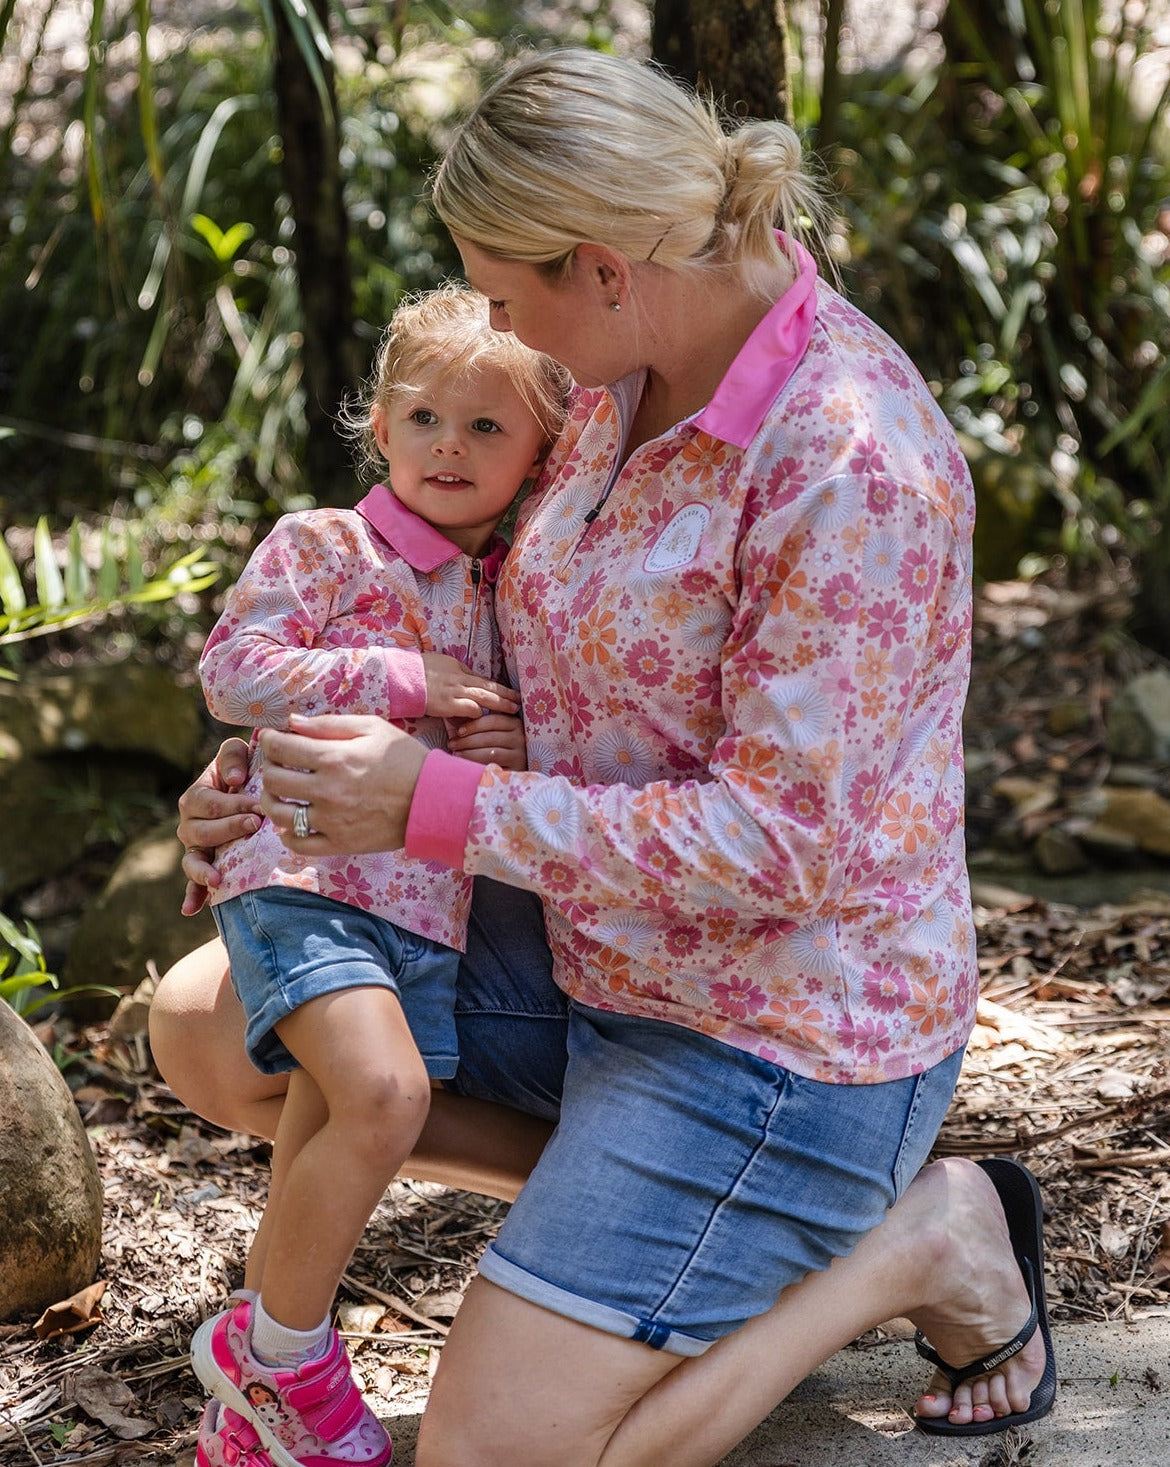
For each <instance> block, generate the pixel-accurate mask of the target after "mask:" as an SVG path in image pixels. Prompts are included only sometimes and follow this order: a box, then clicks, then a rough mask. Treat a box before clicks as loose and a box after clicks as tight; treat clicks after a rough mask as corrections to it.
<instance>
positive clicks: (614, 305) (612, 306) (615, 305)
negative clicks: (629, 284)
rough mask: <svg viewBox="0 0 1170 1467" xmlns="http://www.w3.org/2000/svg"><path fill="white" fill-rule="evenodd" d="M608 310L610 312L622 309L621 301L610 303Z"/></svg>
mask: <svg viewBox="0 0 1170 1467" xmlns="http://www.w3.org/2000/svg"><path fill="white" fill-rule="evenodd" d="M609 308H610V310H611V311H620V310H621V308H622V303H621V301H610V303H609Z"/></svg>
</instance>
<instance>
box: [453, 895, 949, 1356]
mask: <svg viewBox="0 0 1170 1467" xmlns="http://www.w3.org/2000/svg"><path fill="white" fill-rule="evenodd" d="M476 888H477V889H476V897H475V902H474V904H473V910H472V930H471V931H470V932H469V934H468V952H467V957H466V959H465V962H464V965H463V968H462V969H461V972H460V979H459V983H460V988H459V996H458V999H457V1008H456V1016H457V1020H458V1023H459V1046H460V1060H461V1062H460V1068H459V1071H458V1072H457V1074H456V1076H455V1078H454V1079H453V1080H451V1081H449V1082H448V1083H447V1088H449V1089H451V1090H454V1091H456V1092H462V1093H465V1094H474V1095H478V1096H481V1097H482V1098H485V1099H496V1100H500V1101H503V1102H504V1103H505V1104H511V1105H514V1106H517V1107H518V1108H520V1109H523V1110H527V1111H530V1112H532V1113H534V1114H537V1115H545V1116H548V1117H549V1118H553V1117H555V1116H556V1114H557V1110H556V1094H555V1092H556V1090H557V1088H558V1086H559V1085H560V1083H561V1081H560V1076H561V1073H562V1067H563V1066H564V1058H565V1054H566V1051H567V1056H568V1062H567V1067H564V1068H563V1093H562V1098H561V1103H560V1111H559V1120H558V1124H557V1128H556V1130H555V1131H554V1133H553V1136H552V1139H551V1140H550V1141H549V1143H548V1145H547V1147H546V1148H545V1151H544V1153H543V1155H542V1156H541V1158H540V1161H539V1162H538V1164H537V1166H536V1169H535V1170H534V1172H533V1174H532V1176H531V1178H530V1180H529V1181H528V1182H527V1184H526V1185H525V1187H524V1189H523V1191H522V1192H521V1194H520V1197H519V1198H518V1199H517V1201H516V1202H515V1204H514V1205H513V1207H512V1209H511V1211H510V1212H509V1214H508V1216H507V1217H506V1218H505V1220H504V1224H503V1227H502V1228H501V1230H500V1233H499V1235H498V1237H497V1238H496V1240H495V1241H494V1242H493V1243H492V1244H491V1245H490V1246H489V1248H488V1250H487V1252H486V1253H485V1255H484V1257H483V1259H482V1261H481V1263H480V1272H481V1273H482V1274H483V1276H484V1277H485V1278H487V1279H490V1280H491V1281H492V1282H493V1283H494V1284H497V1285H499V1286H500V1287H501V1288H504V1289H507V1290H509V1291H510V1292H511V1293H514V1294H518V1295H519V1296H520V1297H522V1298H524V1299H528V1300H530V1301H531V1302H532V1303H534V1304H539V1305H542V1306H543V1307H544V1308H547V1309H551V1310H553V1311H554V1312H555V1313H557V1314H561V1315H564V1316H566V1317H568V1318H570V1319H575V1320H578V1321H580V1322H581V1323H584V1324H589V1325H593V1326H595V1327H596V1328H598V1329H602V1330H605V1331H608V1332H609V1333H611V1334H616V1335H621V1336H624V1337H626V1338H631V1339H636V1340H642V1341H644V1342H645V1343H646V1344H648V1345H650V1346H652V1347H654V1348H656V1349H665V1350H667V1351H670V1352H672V1353H675V1354H680V1355H694V1354H700V1353H702V1352H703V1351H704V1350H706V1349H707V1348H708V1346H709V1345H711V1344H712V1343H713V1342H714V1341H716V1340H718V1339H720V1338H721V1337H723V1336H724V1335H728V1334H730V1333H732V1332H733V1331H734V1330H736V1329H738V1328H739V1327H740V1326H741V1325H742V1324H744V1323H745V1322H746V1321H747V1320H748V1319H750V1318H752V1317H753V1316H754V1315H757V1314H760V1313H762V1312H764V1311H765V1310H767V1309H769V1308H770V1307H771V1306H772V1304H774V1303H775V1301H776V1298H777V1296H778V1295H779V1294H780V1292H781V1290H783V1289H784V1288H786V1287H787V1286H788V1285H789V1284H792V1283H795V1282H796V1281H797V1280H799V1279H801V1278H803V1277H804V1276H805V1275H806V1274H807V1273H809V1272H810V1271H813V1270H818V1269H823V1268H827V1267H828V1266H829V1264H830V1263H831V1262H832V1261H833V1259H834V1258H836V1257H840V1256H842V1255H845V1254H848V1253H850V1252H851V1251H852V1250H853V1249H854V1248H855V1247H856V1245H857V1244H858V1242H859V1241H860V1240H861V1239H862V1238H863V1237H864V1236H865V1234H866V1233H868V1232H869V1231H870V1230H871V1229H872V1228H873V1227H875V1226H876V1225H877V1224H878V1223H880V1222H881V1220H882V1218H883V1217H884V1216H885V1214H886V1212H887V1210H888V1209H889V1208H890V1207H891V1206H892V1205H893V1203H894V1202H895V1201H896V1200H897V1199H898V1197H899V1196H900V1195H901V1193H902V1192H903V1191H904V1189H905V1188H906V1186H907V1185H908V1184H909V1183H910V1182H911V1181H912V1180H913V1178H914V1176H915V1174H916V1173H917V1171H918V1170H919V1168H920V1167H921V1166H922V1165H923V1163H924V1162H925V1161H926V1159H927V1157H928V1155H929V1152H930V1148H931V1146H932V1145H933V1143H934V1140H935V1136H936V1134H937V1132H938V1129H939V1126H940V1125H941V1124H942V1120H943V1117H944V1115H945V1114H946V1110H947V1107H948V1105H949V1103H950V1100H951V1096H952V1093H953V1091H954V1087H955V1082H956V1080H957V1078H958V1073H959V1066H960V1063H961V1059H962V1055H961V1053H957V1054H954V1055H952V1056H950V1058H948V1059H946V1060H944V1061H943V1062H942V1063H941V1064H938V1065H936V1066H935V1067H934V1068H933V1069H931V1070H927V1071H926V1072H925V1073H923V1074H920V1075H915V1076H912V1077H910V1078H908V1079H904V1080H892V1081H888V1082H886V1083H883V1084H878V1085H829V1084H825V1083H822V1082H818V1081H815V1080H807V1079H804V1078H803V1077H801V1076H799V1075H795V1074H793V1073H791V1072H790V1071H788V1070H784V1069H781V1068H779V1067H777V1066H776V1065H773V1064H770V1063H769V1062H767V1061H766V1060H761V1059H758V1058H756V1057H755V1056H754V1055H751V1054H747V1053H745V1052H744V1051H742V1050H738V1049H735V1048H733V1047H731V1046H730V1045H727V1044H724V1043H722V1042H721V1041H719V1040H716V1039H712V1038H710V1037H708V1036H706V1035H702V1034H697V1033H694V1032H692V1031H690V1030H688V1029H683V1028H681V1027H679V1026H677V1025H673V1024H666V1023H662V1022H659V1021H657V1020H651V1019H637V1018H630V1017H627V1016H623V1015H619V1014H612V1013H603V1012H601V1011H599V1010H596V1009H590V1008H585V1007H583V1006H581V1005H578V1004H575V1003H570V1004H568V1005H567V1014H566V1005H565V1002H564V998H563V995H561V994H559V992H558V991H557V990H556V989H555V988H554V987H553V986H552V981H551V977H550V968H549V961H548V954H547V948H546V947H545V946H544V940H543V922H542V920H541V917H540V908H539V902H536V901H534V899H533V898H532V897H531V896H530V895H529V894H528V893H524V892H517V891H509V890H508V889H507V888H502V887H498V886H496V884H495V883H486V884H485V883H484V882H483V881H482V878H481V879H479V880H477V883H476ZM566 1036H567V1039H566Z"/></svg>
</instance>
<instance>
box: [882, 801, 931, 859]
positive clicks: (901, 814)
mask: <svg viewBox="0 0 1170 1467" xmlns="http://www.w3.org/2000/svg"><path fill="white" fill-rule="evenodd" d="M882 821H883V824H882V834H883V835H888V836H889V837H890V839H891V840H896V841H900V842H901V844H902V849H903V850H904V851H905V852H906V854H907V855H908V856H912V855H913V854H914V852H915V851H916V850H917V849H918V845H919V842H920V841H924V840H925V839H926V838H927V836H928V835H929V834H930V828H929V826H928V825H927V824H926V806H925V805H922V804H919V802H918V801H917V800H915V801H914V802H913V804H911V802H910V796H909V795H905V794H902V795H897V796H896V797H895V798H894V799H892V800H887V801H886V804H885V808H884V809H883V810H882Z"/></svg>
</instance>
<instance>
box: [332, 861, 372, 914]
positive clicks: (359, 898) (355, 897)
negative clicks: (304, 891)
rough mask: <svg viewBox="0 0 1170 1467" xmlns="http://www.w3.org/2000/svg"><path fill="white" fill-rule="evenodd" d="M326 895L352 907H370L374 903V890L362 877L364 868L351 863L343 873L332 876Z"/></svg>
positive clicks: (339, 872) (337, 872) (338, 872)
mask: <svg viewBox="0 0 1170 1467" xmlns="http://www.w3.org/2000/svg"><path fill="white" fill-rule="evenodd" d="M325 895H326V896H328V897H332V898H333V900H334V901H337V902H345V903H346V904H347V905H348V906H351V907H370V906H372V905H373V901H374V888H373V887H372V886H371V885H370V883H369V882H368V881H367V880H366V878H365V877H364V876H363V875H362V868H361V867H360V866H359V865H357V864H356V862H351V863H350V864H349V865H348V866H346V867H345V869H344V870H343V871H335V872H333V873H332V874H331V875H330V877H329V880H328V881H327V883H326V890H325Z"/></svg>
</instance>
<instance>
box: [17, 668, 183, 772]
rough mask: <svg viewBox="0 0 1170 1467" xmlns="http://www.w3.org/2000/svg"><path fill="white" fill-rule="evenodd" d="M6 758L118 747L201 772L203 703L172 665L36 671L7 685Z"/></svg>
mask: <svg viewBox="0 0 1170 1467" xmlns="http://www.w3.org/2000/svg"><path fill="white" fill-rule="evenodd" d="M0 730H2V736H0V755H2V756H3V757H5V758H8V759H11V758H13V757H14V755H15V754H16V753H17V752H19V753H20V754H23V755H24V756H25V757H26V758H28V757H32V756H35V755H39V754H61V753H69V754H78V753H81V752H82V751H83V750H91V749H113V750H119V751H124V752H131V751H132V752H135V753H139V754H149V755H152V756H153V757H154V758H156V759H161V760H164V761H165V762H167V763H168V764H172V765H174V767H175V768H176V769H179V770H182V771H186V770H189V769H191V768H193V767H194V765H195V762H196V758H197V755H198V750H199V746H200V742H201V740H202V737H203V723H202V719H201V716H200V711H199V697H198V694H197V693H196V692H195V690H194V689H192V688H188V687H182V686H180V684H179V683H178V681H177V680H176V678H175V675H174V673H172V672H171V671H169V670H168V669H167V668H165V667H157V666H152V665H150V664H145V665H139V664H138V663H134V662H116V663H99V664H95V665H92V666H79V667H71V668H68V669H67V670H65V671H63V672H62V671H40V670H38V669H35V668H34V669H33V670H32V671H30V672H28V673H26V674H24V676H23V677H21V678H20V679H19V681H17V682H12V683H3V682H0Z"/></svg>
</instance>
